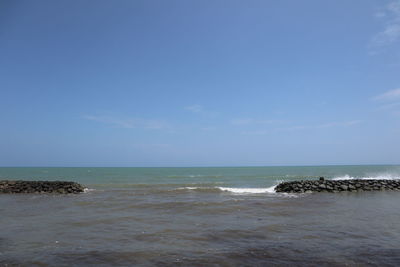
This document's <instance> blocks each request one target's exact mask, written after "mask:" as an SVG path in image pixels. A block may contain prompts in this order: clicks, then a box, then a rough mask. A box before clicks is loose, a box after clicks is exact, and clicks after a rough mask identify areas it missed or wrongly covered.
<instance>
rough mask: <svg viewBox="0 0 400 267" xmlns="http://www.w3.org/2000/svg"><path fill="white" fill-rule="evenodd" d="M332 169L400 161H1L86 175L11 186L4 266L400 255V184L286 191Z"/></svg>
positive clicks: (0, 226) (3, 225)
mask: <svg viewBox="0 0 400 267" xmlns="http://www.w3.org/2000/svg"><path fill="white" fill-rule="evenodd" d="M321 176H323V177H325V179H356V178H357V179H400V166H394V165H390V166H382V165H379V166H373V165H371V166H367V165H364V166H304V167H201V168H44V167H43V168H42V167H40V168H0V180H59V181H76V182H78V183H81V184H82V185H84V186H85V187H86V189H85V192H84V193H81V194H71V195H55V194H0V266H399V265H400V191H375V192H374V191H371V192H341V193H303V194H288V193H276V192H275V191H274V187H275V186H276V185H277V184H278V183H280V182H283V181H294V180H306V179H319V177H321Z"/></svg>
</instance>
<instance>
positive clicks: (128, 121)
mask: <svg viewBox="0 0 400 267" xmlns="http://www.w3.org/2000/svg"><path fill="white" fill-rule="evenodd" d="M83 118H84V119H86V120H91V121H97V122H101V123H104V124H109V125H112V126H114V127H119V128H128V129H132V128H142V129H166V128H169V125H168V123H166V122H165V121H161V120H149V119H141V118H116V117H112V116H95V115H85V116H83Z"/></svg>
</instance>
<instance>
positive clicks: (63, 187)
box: [0, 181, 84, 194]
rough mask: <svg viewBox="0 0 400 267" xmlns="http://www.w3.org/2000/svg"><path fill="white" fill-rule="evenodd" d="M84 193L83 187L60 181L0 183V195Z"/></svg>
mask: <svg viewBox="0 0 400 267" xmlns="http://www.w3.org/2000/svg"><path fill="white" fill-rule="evenodd" d="M83 191H84V187H83V186H82V185H80V184H78V183H75V182H61V181H0V194H1V193H8V194H16V193H56V194H77V193H81V192H83Z"/></svg>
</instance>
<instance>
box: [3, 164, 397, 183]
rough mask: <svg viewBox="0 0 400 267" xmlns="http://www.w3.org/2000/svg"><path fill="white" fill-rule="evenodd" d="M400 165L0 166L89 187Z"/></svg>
mask: <svg viewBox="0 0 400 267" xmlns="http://www.w3.org/2000/svg"><path fill="white" fill-rule="evenodd" d="M399 175H400V166H394V165H387V166H384V165H379V166H374V165H371V166H304V167H212V168H207V167H203V168H40V167H39V168H0V179H26V180H63V181H65V180H73V181H76V182H79V183H82V184H85V185H87V186H89V187H104V186H105V187H113V186H114V187H123V186H124V185H137V184H149V185H151V184H153V185H156V184H161V185H162V184H171V185H173V184H177V185H179V184H187V185H191V184H200V185H201V184H212V183H217V184H221V185H224V186H233V187H269V186H272V185H274V184H276V183H277V182H279V181H290V180H301V179H317V178H319V177H320V176H324V177H325V178H328V179H332V178H338V177H354V178H366V177H371V178H395V177H399Z"/></svg>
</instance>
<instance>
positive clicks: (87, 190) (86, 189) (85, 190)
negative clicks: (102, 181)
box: [83, 188, 96, 193]
mask: <svg viewBox="0 0 400 267" xmlns="http://www.w3.org/2000/svg"><path fill="white" fill-rule="evenodd" d="M95 190H96V189H90V188H84V189H83V192H84V193H89V192H93V191H95Z"/></svg>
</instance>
